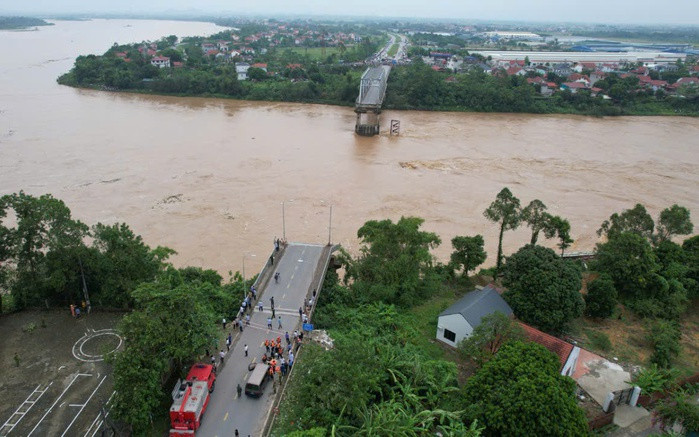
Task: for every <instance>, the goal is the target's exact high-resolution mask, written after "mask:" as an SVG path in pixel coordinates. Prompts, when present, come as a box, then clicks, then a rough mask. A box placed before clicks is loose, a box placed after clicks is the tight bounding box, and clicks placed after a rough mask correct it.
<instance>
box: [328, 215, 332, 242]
mask: <svg viewBox="0 0 699 437" xmlns="http://www.w3.org/2000/svg"><path fill="white" fill-rule="evenodd" d="M332 235H333V206H332V205H330V223H329V224H328V246H330V244H331V243H332V241H333V240H332Z"/></svg>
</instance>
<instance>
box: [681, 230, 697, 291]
mask: <svg viewBox="0 0 699 437" xmlns="http://www.w3.org/2000/svg"><path fill="white" fill-rule="evenodd" d="M682 250H683V252H684V256H685V265H686V267H687V271H686V274H685V277H686V279H687V291H688V295H689V297H690V298H692V299H695V298H697V297H699V235H695V236H694V237H691V238H687V239H686V240H684V242H683V243H682Z"/></svg>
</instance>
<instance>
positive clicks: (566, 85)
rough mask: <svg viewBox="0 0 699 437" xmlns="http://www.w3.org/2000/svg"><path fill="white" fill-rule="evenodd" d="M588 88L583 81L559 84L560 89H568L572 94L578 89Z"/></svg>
mask: <svg viewBox="0 0 699 437" xmlns="http://www.w3.org/2000/svg"><path fill="white" fill-rule="evenodd" d="M588 88H589V87H588V86H587V85H585V84H584V83H583V82H563V83H562V84H561V89H562V90H568V91H570V92H571V93H573V94H575V93H577V92H578V91H579V90H586V89H588Z"/></svg>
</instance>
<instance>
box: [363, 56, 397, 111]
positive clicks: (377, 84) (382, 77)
mask: <svg viewBox="0 0 699 437" xmlns="http://www.w3.org/2000/svg"><path fill="white" fill-rule="evenodd" d="M390 72H391V67H390V66H388V65H380V66H378V67H369V68H367V70H366V71H365V72H364V74H363V75H362V82H361V86H360V89H359V96H358V97H357V105H356V106H357V107H379V108H380V107H381V105H382V104H383V98H384V96H385V95H386V82H387V80H388V75H389V73H390Z"/></svg>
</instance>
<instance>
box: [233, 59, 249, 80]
mask: <svg viewBox="0 0 699 437" xmlns="http://www.w3.org/2000/svg"><path fill="white" fill-rule="evenodd" d="M248 69H250V64H248V63H247V62H236V64H235V72H236V73H237V74H238V80H247V78H248Z"/></svg>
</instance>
